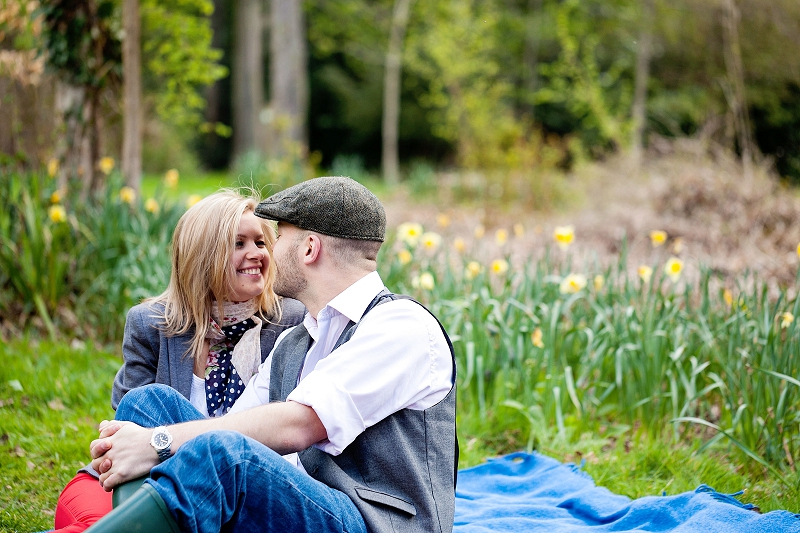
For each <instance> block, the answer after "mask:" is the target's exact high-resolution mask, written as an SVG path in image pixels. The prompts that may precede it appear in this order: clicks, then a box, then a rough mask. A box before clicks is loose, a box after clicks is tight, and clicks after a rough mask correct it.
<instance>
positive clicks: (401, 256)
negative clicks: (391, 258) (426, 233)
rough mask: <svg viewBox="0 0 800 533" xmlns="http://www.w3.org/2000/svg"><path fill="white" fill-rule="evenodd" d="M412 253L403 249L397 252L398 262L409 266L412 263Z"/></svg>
mask: <svg viewBox="0 0 800 533" xmlns="http://www.w3.org/2000/svg"><path fill="white" fill-rule="evenodd" d="M411 259H412V257H411V252H409V251H408V250H406V249H405V248H403V249H402V250H400V251H399V252H397V260H398V261H400V264H401V265H407V264H409V263H410V262H411Z"/></svg>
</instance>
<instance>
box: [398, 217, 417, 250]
mask: <svg viewBox="0 0 800 533" xmlns="http://www.w3.org/2000/svg"><path fill="white" fill-rule="evenodd" d="M421 236H422V225H420V224H417V223H416V222H403V223H402V224H400V225H399V226H397V238H398V239H400V241H402V242H404V243H406V244H407V245H409V246H411V247H414V246H416V245H417V242H418V241H419V238H420V237H421Z"/></svg>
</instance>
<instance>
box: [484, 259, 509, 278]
mask: <svg viewBox="0 0 800 533" xmlns="http://www.w3.org/2000/svg"><path fill="white" fill-rule="evenodd" d="M489 268H490V270H491V271H492V274H497V275H498V276H502V275H504V274H505V273H506V272H508V261H506V260H505V259H495V260H494V261H492V264H491V266H490V267H489Z"/></svg>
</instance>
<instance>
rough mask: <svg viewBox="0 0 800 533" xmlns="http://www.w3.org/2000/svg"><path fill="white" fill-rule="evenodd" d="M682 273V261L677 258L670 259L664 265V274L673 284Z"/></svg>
mask: <svg viewBox="0 0 800 533" xmlns="http://www.w3.org/2000/svg"><path fill="white" fill-rule="evenodd" d="M682 271H683V261H681V260H680V259H678V258H677V257H670V258H669V259H668V260H667V263H666V264H665V265H664V272H665V273H666V274H667V276H669V279H671V280H672V282H673V283H675V282H676V281H678V278H680V277H681V272H682Z"/></svg>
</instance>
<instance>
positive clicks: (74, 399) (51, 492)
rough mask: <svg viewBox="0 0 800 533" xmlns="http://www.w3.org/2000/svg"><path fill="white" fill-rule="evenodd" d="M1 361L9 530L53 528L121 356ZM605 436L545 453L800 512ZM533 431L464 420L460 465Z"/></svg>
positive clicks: (637, 441) (784, 497)
mask: <svg viewBox="0 0 800 533" xmlns="http://www.w3.org/2000/svg"><path fill="white" fill-rule="evenodd" d="M0 357H1V358H2V360H3V361H4V363H3V365H2V366H0V402H2V407H0V457H2V465H3V466H2V469H0V487H2V489H3V490H1V491H0V531H3V532H12V531H15V532H16V531H19V532H25V531H37V530H45V529H49V528H51V527H52V525H53V511H54V509H55V504H56V500H57V498H58V495H59V493H60V491H61V489H62V488H63V487H64V485H65V484H66V483H67V481H69V479H71V478H72V476H73V475H74V474H75V472H76V470H77V469H78V468H80V467H81V466H83V465H84V464H85V463H86V461H87V460H88V445H89V442H90V441H91V440H92V439H93V438H94V437H95V436H96V432H95V428H96V424H97V422H99V421H100V420H102V419H104V418H109V417H111V416H113V411H112V410H111V407H110V402H109V397H110V389H111V381H112V379H113V376H114V373H115V371H116V369H117V367H118V366H119V364H120V359H119V357H118V356H117V355H115V354H112V353H109V352H107V351H103V350H97V349H94V348H91V347H87V348H78V349H74V348H71V347H70V346H68V345H67V344H60V343H50V342H42V343H38V342H35V341H31V340H28V339H22V340H15V341H12V342H10V343H7V344H4V343H0ZM20 388H21V390H20ZM601 429H602V431H598V432H597V433H585V434H583V435H580V436H578V437H577V438H575V439H572V440H569V441H568V440H564V439H559V438H557V437H556V438H552V439H549V440H547V439H545V440H543V441H542V442H540V443H539V446H538V449H539V451H540V452H541V453H544V454H546V455H549V456H552V457H555V458H556V459H558V460H561V461H565V462H575V463H580V462H581V460H583V461H584V462H585V465H584V470H585V471H586V472H587V473H588V474H590V475H591V476H592V477H593V478H594V480H595V482H596V484H597V485H599V486H605V487H607V488H608V489H609V490H611V491H612V492H615V493H618V494H624V495H626V496H629V497H632V498H638V497H642V496H653V495H660V494H662V493H664V492H666V493H668V494H677V493H680V492H684V491H689V490H694V489H695V488H697V486H699V485H700V484H702V483H705V484H708V485H710V486H712V487H714V488H715V489H717V490H718V491H720V492H727V493H732V492H737V491H739V490H743V489H746V490H747V492H746V493H745V495H743V496H741V497H740V499H741V500H742V501H744V502H751V503H755V504H756V505H758V506H759V507H760V508H761V510H762V511H765V512H766V511H769V510H773V509H789V510H794V511H797V510H798V509H800V495H799V494H798V491H797V490H796V484H795V488H789V487H786V486H784V485H782V484H781V483H780V482H779V481H777V480H776V479H774V478H773V477H770V476H769V474H768V473H765V472H763V471H753V470H752V469H744V468H742V465H741V464H737V463H735V462H733V460H732V458H733V457H735V455H730V454H728V453H725V449H724V448H723V449H719V450H715V451H712V452H708V451H706V452H704V453H701V454H697V453H695V452H696V450H697V449H698V447H699V444H700V442H699V441H698V442H696V443H693V444H669V445H665V443H664V442H663V441H662V440H661V439H657V438H652V437H651V436H650V435H648V434H647V433H646V432H644V431H642V430H641V429H638V430H637V429H633V428H630V427H627V426H616V427H609V428H601ZM527 432H528V427H527V421H526V420H525V418H524V417H523V416H521V415H520V414H519V413H517V412H515V411H514V410H511V409H508V410H506V409H504V410H503V413H502V416H494V414H493V413H490V416H488V417H487V418H484V419H478V418H475V417H471V416H470V415H469V414H468V413H462V414H461V416H459V435H460V441H461V442H460V444H461V461H460V467H461V468H465V467H469V466H474V465H477V464H480V463H481V462H483V461H484V460H485V458H487V457H490V456H495V455H498V454H504V453H508V452H511V451H515V450H519V449H523V448H525V445H526V439H527ZM728 451H731V450H728Z"/></svg>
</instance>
